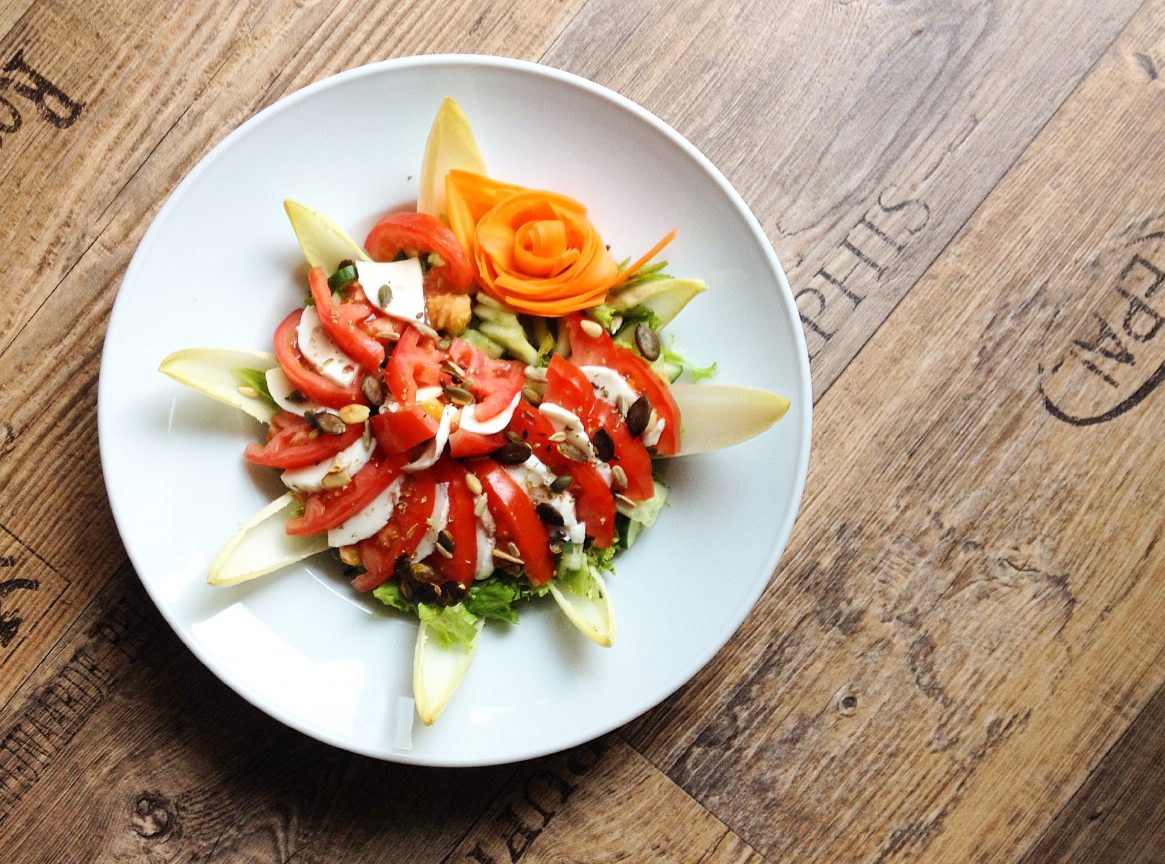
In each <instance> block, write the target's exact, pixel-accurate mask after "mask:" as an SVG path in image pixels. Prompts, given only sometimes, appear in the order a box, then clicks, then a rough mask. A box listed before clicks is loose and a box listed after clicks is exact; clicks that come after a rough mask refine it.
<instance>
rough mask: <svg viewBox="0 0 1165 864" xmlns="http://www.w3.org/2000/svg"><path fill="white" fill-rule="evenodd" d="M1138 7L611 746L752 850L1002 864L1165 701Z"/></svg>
mask: <svg viewBox="0 0 1165 864" xmlns="http://www.w3.org/2000/svg"><path fill="white" fill-rule="evenodd" d="M1163 16H1165V6H1163V4H1161V3H1159V2H1153V3H1149V4H1146V6H1145V8H1144V9H1143V10H1142V12H1141V13H1140V14H1139V15H1138V16H1137V17H1136V18H1135V19H1134V20H1133V22H1132V23H1131V24H1130V25H1129V27H1128V28H1127V29H1126V30H1125V32H1124V33H1123V34H1122V36H1121V38H1120V40H1119V41H1118V42H1117V43H1116V44H1115V45H1114V46H1113V48H1112V49H1111V50H1110V51H1109V52H1107V53H1106V55H1105V57H1104V58H1103V59H1102V60H1101V62H1100V63H1099V64H1098V65H1097V67H1096V69H1095V71H1094V72H1093V73H1092V74H1091V75H1090V76H1089V78H1088V79H1087V81H1086V82H1085V83H1084V84H1083V85H1082V86H1081V88H1080V89H1079V90H1078V91H1077V92H1076V93H1074V94H1073V97H1072V98H1071V99H1070V100H1069V102H1068V103H1067V104H1066V105H1065V107H1064V108H1063V109H1062V111H1060V112H1058V113H1057V115H1056V116H1055V118H1053V120H1052V121H1051V122H1050V123H1049V125H1048V127H1047V128H1046V129H1045V130H1044V132H1043V133H1041V135H1040V136H1039V138H1038V140H1037V141H1036V142H1035V144H1034V145H1033V146H1032V147H1031V148H1030V150H1029V151H1027V152H1025V154H1024V156H1023V158H1022V159H1021V160H1020V161H1019V163H1018V164H1017V165H1016V167H1015V169H1014V170H1013V171H1012V172H1011V173H1009V174H1008V176H1007V178H1006V179H1005V180H1004V182H1003V183H1002V184H1001V185H1000V187H999V188H997V189H996V191H995V192H993V193H992V195H991V196H990V197H989V199H988V200H987V202H985V204H984V205H983V206H982V207H981V208H980V210H979V211H978V212H977V213H976V215H975V218H974V219H973V220H972V221H971V222H970V223H969V224H968V226H967V227H966V229H965V230H964V231H963V232H962V233H961V234H960V235H959V237H958V238H957V240H956V241H955V242H954V243H952V245H951V246H950V248H949V249H948V250H947V251H946V252H945V253H944V255H943V256H942V258H941V259H940V260H939V261H938V262H937V263H936V264H935V265H934V266H933V267H932V269H931V270H930V271H928V273H927V275H926V277H925V278H924V279H923V280H922V281H921V282H920V283H919V285H918V286H917V287H916V288H915V289H914V290H912V291H911V293H910V295H909V296H908V297H907V298H906V300H905V301H903V303H902V304H901V306H900V307H899V308H898V310H897V311H896V312H895V315H894V318H893V319H892V321H891V326H890V327H888V328H885V329H884V330H882V331H880V332H879V333H878V334H877V336H875V337H874V339H873V340H872V341H871V342H870V344H869V345H868V346H867V348H866V350H865V351H863V353H862V354H861V355H860V356H859V357H858V359H857V360H856V361H855V362H854V363H853V364H852V365H851V366H850V367H849V369H848V370H847V372H846V374H845V375H844V376H843V377H842V378H841V379H840V380H839V381H838V382H837V383H836V384H835V385H834V387H833V388H832V389H831V390H830V391H829V393H828V394H827V395H826V396H825V398H824V399H822V400H821V402H820V403H819V405H818V408H819V413H818V417H817V420H816V427H817V428H816V429H815V439H816V441H815V444H816V451H815V457H814V459H815V461H814V464H813V468H812V471H811V478H810V484H809V493H808V495H807V499H806V503H805V507H804V509H803V512H802V516H801V520H800V522H799V525H798V529H797V530H796V531H795V532H794V534H795V536H794V542H793V544H792V546H791V547H790V550H789V553H788V554H787V556H786V560H785V563H784V565H783V567H782V569H781V571H779V573H778V575H777V578H776V579H775V580H774V582H773V583H772V585H771V586H770V588H769V590H768V591H767V592H766V595H765V597H764V598H763V600H762V602H761V603H760V604H759V605H758V608H757V609H756V610H755V611H754V613H753V615H752V616H751V618H750V619H749V621H748V622H747V623H746V625H745V627H744V628H743V629H742V631H741V632H740V633H739V634H738V636H737V637H736V639H734V640H733V642H732V643H731V644H730V646H729V648H728V649H727V650H725V651H724V652H722V653H721V654H720V655H719V657H718V658H717V659H716V660H715V661H714V662H713V663H712V664H711V666H709V667H708V668H707V669H706V670H705V671H704V672H703V673H701V674H700V675H699V676H698V677H697V678H696V679H695V681H694V682H693V683H692V684H691V685H689V686H688V687H687V688H686V689H685V690H684V691H683V692H681V694H680V695H679V696H678V697H676V698H673V699H672V700H671V701H670V702H669V703H667V704H666V705H665V706H664V707H663V708H661V709H659V710H657V711H656V712H654V713H653V714H652V715H650V716H649V717H647V718H645V719H644V720H643V721H641V722H639V723H638V724H635V725H633V726H632V727H631V728H630V729H629V730H628V732H627V735H628V739H629V740H630V741H631V743H632V744H633V745H635V746H636V747H637V748H639V749H641V750H642V751H643V752H644V753H645V755H647V756H648V758H649V759H651V760H652V762H653V763H654V764H657V765H660V766H661V767H663V768H665V770H666V771H667V772H668V774H669V776H671V777H672V778H673V779H674V780H676V782H677V783H679V784H680V785H681V786H682V787H683V788H685V789H686V790H688V791H689V792H691V793H692V794H693V795H694V796H695V797H696V798H697V799H698V800H699V801H701V803H703V804H705V806H707V807H709V809H710V810H711V811H712V812H713V813H714V814H717V815H719V816H720V817H721V818H722V819H724V820H725V822H726V823H727V824H728V825H729V827H730V828H732V829H733V830H734V831H736V832H737V833H738V834H739V835H740V836H741V837H742V838H743V839H745V840H746V841H748V842H750V843H751V844H752V845H753V846H754V847H756V848H757V849H758V851H760V852H761V853H762V854H765V855H766V856H768V857H771V858H781V857H785V856H790V855H795V856H796V857H797V858H798V860H802V861H818V860H821V861H826V860H829V861H832V860H858V859H860V860H883V859H901V858H906V857H911V856H916V855H921V854H923V853H925V854H926V856H927V857H928V858H930V859H932V860H944V861H945V860H952V861H954V860H958V861H997V860H1007V859H1008V858H1010V857H1014V856H1016V855H1018V854H1019V853H1021V852H1022V851H1023V849H1024V848H1025V846H1026V844H1027V841H1026V839H1025V838H1030V836H1032V833H1033V831H1036V830H1038V828H1039V827H1040V826H1041V825H1043V824H1044V823H1045V822H1046V821H1047V820H1049V819H1050V818H1051V816H1052V815H1053V814H1054V813H1055V812H1057V811H1058V809H1059V808H1060V807H1061V806H1062V805H1063V804H1064V802H1065V801H1066V800H1068V798H1069V797H1070V796H1071V794H1072V793H1073V791H1074V790H1075V789H1076V788H1077V787H1078V786H1079V785H1080V783H1081V782H1083V780H1084V778H1085V777H1086V776H1087V773H1088V771H1089V769H1090V768H1091V766H1092V765H1093V764H1095V762H1096V761H1097V759H1098V754H1102V753H1104V752H1105V751H1106V750H1107V749H1108V748H1109V747H1110V746H1111V745H1112V743H1113V742H1114V741H1115V740H1116V739H1117V737H1118V736H1119V735H1120V733H1121V732H1122V730H1123V729H1124V728H1125V727H1126V726H1127V725H1128V724H1129V722H1131V720H1132V719H1133V718H1134V717H1135V716H1136V714H1137V712H1138V711H1139V710H1140V708H1141V707H1142V706H1143V705H1144V704H1145V703H1146V701H1147V700H1148V699H1149V697H1150V696H1152V694H1153V693H1155V692H1157V690H1158V689H1159V688H1160V686H1161V684H1162V674H1163V667H1162V660H1163V659H1165V640H1162V637H1161V630H1160V627H1159V622H1158V621H1156V617H1157V615H1156V610H1158V609H1160V608H1161V606H1162V604H1163V603H1165V585H1163V584H1161V583H1160V580H1156V579H1154V578H1153V576H1154V574H1156V573H1158V572H1161V570H1162V568H1163V566H1165V558H1163V552H1162V548H1161V546H1160V544H1159V543H1158V540H1159V538H1160V536H1161V534H1162V531H1163V530H1165V521H1163V515H1162V513H1161V511H1160V510H1159V509H1147V508H1146V507H1145V504H1144V502H1147V501H1158V500H1160V499H1161V496H1162V493H1163V492H1165V485H1163V484H1165V481H1163V480H1162V468H1163V467H1165V465H1163V463H1162V460H1163V459H1165V454H1163V453H1162V451H1161V448H1160V447H1159V434H1158V429H1159V421H1160V418H1161V416H1162V414H1161V412H1162V410H1163V409H1162V403H1161V401H1160V400H1161V395H1160V394H1159V393H1156V392H1148V391H1145V389H1144V387H1143V386H1142V385H1143V384H1144V383H1145V382H1152V381H1155V380H1156V378H1157V376H1156V372H1155V370H1157V369H1159V368H1161V365H1162V363H1165V338H1160V337H1159V336H1158V333H1160V332H1162V331H1160V330H1154V329H1153V328H1152V326H1148V327H1146V326H1145V325H1146V322H1148V324H1149V325H1152V324H1153V323H1154V322H1155V320H1156V319H1155V318H1154V317H1153V316H1154V315H1159V314H1160V313H1161V311H1162V309H1161V296H1160V295H1159V296H1157V297H1156V298H1154V297H1153V292H1154V291H1156V290H1157V286H1158V285H1159V284H1160V283H1158V282H1157V281H1156V277H1154V278H1153V279H1146V278H1145V276H1146V274H1151V273H1152V272H1153V271H1152V270H1151V269H1149V266H1148V265H1142V264H1141V263H1140V262H1149V265H1151V266H1152V267H1156V268H1158V269H1161V268H1162V265H1163V264H1165V245H1162V243H1163V242H1165V240H1163V238H1165V232H1163V231H1161V230H1160V228H1161V227H1165V226H1161V225H1160V220H1161V215H1160V213H1161V211H1160V202H1159V201H1158V200H1157V198H1156V183H1155V181H1154V178H1155V177H1158V176H1159V175H1160V173H1161V170H1162V168H1163V167H1165V153H1163V152H1162V150H1161V148H1160V147H1159V146H1158V144H1159V142H1158V137H1159V130H1160V129H1161V128H1163V126H1165V113H1163V112H1165V106H1163V105H1162V102H1161V99H1160V89H1161V86H1162V85H1161V82H1160V80H1159V78H1158V77H1155V76H1154V75H1152V74H1151V72H1150V71H1149V69H1148V68H1147V67H1146V64H1145V63H1144V62H1143V60H1142V59H1140V58H1142V57H1147V58H1159V57H1162V56H1165V43H1163V41H1162V35H1161V33H1162V31H1161V28H1160V26H1159V23H1160V21H1161V20H1162V17H1163ZM1067 213H1070V214H1073V218H1072V219H1070V220H1066V219H1065V218H1064V214H1067ZM1155 226H1158V227H1155ZM1130 264H1132V265H1135V266H1133V267H1131V268H1130ZM1138 280H1139V281H1138ZM1138 295H1139V299H1138ZM1102 320H1103V321H1106V322H1109V324H1108V325H1107V326H1108V330H1109V331H1112V333H1113V334H1114V335H1112V337H1111V338H1113V339H1116V338H1119V339H1121V340H1123V344H1125V345H1126V347H1128V346H1130V345H1131V346H1132V348H1130V349H1129V350H1130V351H1133V350H1134V349H1135V354H1136V363H1135V364H1134V363H1132V362H1131V361H1129V360H1127V359H1125V360H1124V364H1123V365H1124V367H1125V368H1124V370H1123V377H1122V378H1121V379H1119V380H1118V381H1117V384H1119V386H1117V387H1114V386H1111V385H1109V383H1108V382H1107V381H1104V380H1103V379H1102V378H1099V377H1098V376H1096V375H1093V378H1094V379H1095V381H1094V382H1092V389H1091V390H1089V391H1088V392H1087V393H1084V392H1081V391H1080V390H1079V388H1081V387H1083V386H1084V385H1083V384H1082V383H1081V381H1082V379H1080V378H1079V377H1077V378H1075V379H1073V381H1074V382H1075V384H1074V387H1075V388H1077V389H1073V390H1071V392H1070V393H1062V392H1060V389H1059V388H1058V386H1056V385H1057V383H1058V381H1059V380H1060V379H1059V378H1057V377H1055V376H1057V375H1059V374H1060V373H1059V372H1057V371H1055V370H1056V369H1057V367H1059V369H1061V370H1062V369H1064V368H1066V364H1067V363H1068V362H1069V361H1071V360H1072V358H1078V356H1080V355H1082V356H1084V357H1085V358H1086V359H1087V358H1088V357H1090V356H1092V355H1093V354H1097V355H1099V356H1100V357H1101V358H1102V359H1104V360H1106V361H1108V362H1109V363H1110V364H1119V361H1120V360H1121V359H1124V358H1123V355H1121V354H1120V353H1119V352H1114V353H1116V355H1117V356H1116V357H1113V358H1109V357H1105V355H1104V354H1103V353H1102V352H1101V351H1100V350H1099V348H1097V347H1096V342H1097V335H1098V333H1107V332H1108V331H1105V330H1104V328H1102V327H1101V326H1100V324H1099V323H1098V322H1100V321H1102ZM1089 346H1092V347H1091V348H1089ZM1104 347H1106V348H1111V345H1109V344H1108V343H1105V344H1104ZM1040 358H1044V359H1043V361H1042V362H1040ZM1097 363H1099V361H1097ZM1129 367H1131V368H1129ZM1106 368H1112V369H1115V368H1116V367H1115V365H1114V366H1110V367H1106ZM1138 376H1140V377H1138ZM1110 377H1113V378H1114V379H1115V374H1113V375H1111V376H1110ZM1041 389H1043V391H1044V392H1045V393H1049V394H1052V396H1053V397H1054V398H1055V399H1063V398H1067V397H1068V396H1071V398H1072V399H1073V400H1074V401H1073V404H1072V409H1073V411H1074V412H1075V414H1077V415H1082V416H1083V415H1085V414H1086V415H1087V416H1092V417H1105V418H1106V422H1101V423H1092V424H1091V425H1076V424H1074V423H1072V422H1066V420H1065V419H1062V418H1061V417H1060V416H1058V415H1057V413H1056V412H1055V411H1054V410H1053V409H1054V408H1055V403H1054V402H1052V401H1050V400H1049V401H1046V400H1045V397H1044V396H1043V395H1041ZM1053 391H1054V393H1053ZM1129 392H1132V393H1139V394H1140V395H1141V397H1142V398H1141V401H1140V402H1138V403H1137V404H1136V405H1134V407H1133V408H1131V409H1129V410H1127V411H1126V412H1125V413H1123V414H1119V415H1118V416H1115V417H1111V416H1109V414H1110V409H1111V407H1112V406H1113V404H1114V401H1113V400H1114V399H1115V400H1117V402H1116V404H1123V403H1124V402H1125V401H1127V394H1128V393H1129ZM1086 407H1087V411H1086V410H1085V408H1086ZM1061 413H1062V412H1061ZM855 417H861V418H862V422H861V423H855V421H854V418H855ZM1066 706H1070V710H1067V708H1066Z"/></svg>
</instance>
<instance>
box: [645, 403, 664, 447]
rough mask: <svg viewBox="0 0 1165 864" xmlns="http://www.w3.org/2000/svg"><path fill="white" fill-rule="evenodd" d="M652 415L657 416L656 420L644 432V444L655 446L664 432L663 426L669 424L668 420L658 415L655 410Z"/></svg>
mask: <svg viewBox="0 0 1165 864" xmlns="http://www.w3.org/2000/svg"><path fill="white" fill-rule="evenodd" d="M651 416H652V417H654V418H655V422H654V423H652V424H651V425H649V426H648V427H647V429H646V430H645V431H644V433H643V446H644V447H654V446H655V445H656V444H658V443H659V436H660V435H662V434H663V427H664V426H666V425H667V421H666V420H664V419H663V418H662V417H660V416H658V415H657V414H656V413H655V412H654V411H652V412H651Z"/></svg>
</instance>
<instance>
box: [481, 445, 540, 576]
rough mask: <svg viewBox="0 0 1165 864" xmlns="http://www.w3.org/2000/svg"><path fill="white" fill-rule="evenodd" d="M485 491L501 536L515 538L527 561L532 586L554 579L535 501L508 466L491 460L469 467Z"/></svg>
mask: <svg viewBox="0 0 1165 864" xmlns="http://www.w3.org/2000/svg"><path fill="white" fill-rule="evenodd" d="M468 467H469V470H470V471H472V472H473V473H474V474H475V475H477V479H478V480H480V481H481V486H482V489H483V490H484V491H485V496H486V500H487V502H488V504H489V512H490V515H491V516H493V519H494V522H495V523H497V528H498V536H499V537H502V538H505V539H507V540H512V541H513V542H514V543H515V544H516V545H517V547H518V552H519V554H520V555H521V558H522V561H523V562H524V564H525V569H526V578H527V579H529V580H530V584H532V585H545V584H546V583H547V582H549V581H550V580H551V579H553V578H554V558H553V556H552V555H551V552H550V535H549V534H547V533H546V526H545V525H543V524H542V520H541V519H539V518H538V513H537V512H536V511H535V509H534V502H533V501H531V500H530V496H529V495H527V494H526V492H525V490H523V489H522V487H521V486H519V485H518V484H517V482H516V481H515V480H514V478H513V477H511V476H510V475H509V474H508V473H506V469H505V468H503V467H502V466H501V465H499V464H498V463H497V462H494V461H493V460H492V459H482V460H481V461H479V462H475V463H473V464H472V465H470V466H468Z"/></svg>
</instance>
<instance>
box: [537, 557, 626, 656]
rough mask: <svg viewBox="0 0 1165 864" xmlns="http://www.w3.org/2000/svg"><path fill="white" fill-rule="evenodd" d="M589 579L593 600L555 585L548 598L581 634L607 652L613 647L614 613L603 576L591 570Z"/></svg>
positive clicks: (551, 587) (551, 585)
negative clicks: (551, 599) (592, 584)
mask: <svg viewBox="0 0 1165 864" xmlns="http://www.w3.org/2000/svg"><path fill="white" fill-rule="evenodd" d="M590 576H591V579H592V580H593V581H594V590H593V593H594V594H595V596H594V597H585V596H583V595H581V594H576V593H575V592H573V591H569V590H563V589H562V588H560V587H559V586H558V585H557V584H556V583H555V582H551V583H550V585H549V588H550V596H551V597H553V598H554V600H555V602H556V603H558V607H559V608H560V609H561V610H562V612H563V614H564V615H566V617H567V618H568V619H569V620H570V623H571V624H573V625H574V626H575V627H577V628H578V630H579V632H580V633H582V634H583V635H584V636H586V637H587V638H588V639H590V640H591V641H592V642H594V643H595V644H597V645H602V646H603V647H604V648H609V647H610V646H611V645H613V644H614V643H615V610H614V608H613V607H612V605H611V595H610V594H609V593H608V592H607V583H606V582H604V581H603V577H602V574H601V573H599V571H598V570H595V569H594V568H592V569H591V574H590Z"/></svg>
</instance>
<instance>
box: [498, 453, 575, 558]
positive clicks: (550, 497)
mask: <svg viewBox="0 0 1165 864" xmlns="http://www.w3.org/2000/svg"><path fill="white" fill-rule="evenodd" d="M505 470H506V472H507V473H508V474H509V475H510V476H511V477H512V478H514V482H515V483H517V484H518V485H519V486H521V487H522V488H523V489H525V490H526V494H527V495H529V496H530V500H531V501H533V502H534V503H535V504H548V505H550V506H551V507H553V508H554V509H555V510H556V511H557V512H558V514H559V515H560V516H562V522H563V524H562V526H561V527H554V528H550V529H549V531H550V533H551V534H552V535H554V536H555V537H559V538H562V539H564V540H570V541H571V542H572V543H582V542H583V540H585V539H586V523H585V522H579V521H578V516H577V515H576V514H575V509H574V498H573V497H571V495H570V494H568V493H566V492H554V491H552V490H551V488H550V484H551V483H553V482H554V472H552V471H551V470H550V469H549V468H547V467H546V464H545V463H544V462H543V461H542V460H541V459H539V458H538V457H537V456H533V455H532V456H530V458H529V459H527V460H526V461H525V462H523V463H522V464H521V465H507V466H505Z"/></svg>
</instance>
